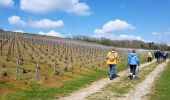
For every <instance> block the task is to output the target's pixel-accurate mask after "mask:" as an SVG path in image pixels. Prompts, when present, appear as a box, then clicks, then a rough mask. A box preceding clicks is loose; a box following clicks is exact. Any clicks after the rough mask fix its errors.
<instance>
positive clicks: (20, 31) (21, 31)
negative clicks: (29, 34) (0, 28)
mask: <svg viewBox="0 0 170 100" xmlns="http://www.w3.org/2000/svg"><path fill="white" fill-rule="evenodd" d="M14 32H19V33H25V32H24V31H23V30H16V31H14Z"/></svg>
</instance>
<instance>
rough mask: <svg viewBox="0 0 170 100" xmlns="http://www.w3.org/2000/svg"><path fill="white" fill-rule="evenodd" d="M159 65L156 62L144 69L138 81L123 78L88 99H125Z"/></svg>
mask: <svg viewBox="0 0 170 100" xmlns="http://www.w3.org/2000/svg"><path fill="white" fill-rule="evenodd" d="M157 65H158V63H156V62H155V63H154V64H152V65H148V66H146V67H145V68H143V69H142V71H141V73H140V79H138V80H131V81H130V79H129V78H126V79H124V77H122V78H121V79H120V81H117V82H115V83H114V84H109V85H107V86H106V87H105V88H103V89H102V91H100V92H97V93H95V94H92V95H91V96H89V97H88V99H90V100H93V99H98V100H108V99H110V98H120V97H123V96H124V95H125V94H126V93H128V92H129V91H130V89H133V88H134V87H135V85H137V84H138V83H140V82H141V81H143V80H144V79H145V77H146V76H147V74H148V73H149V72H151V71H152V70H153V69H154V68H155V67H156V66H157Z"/></svg>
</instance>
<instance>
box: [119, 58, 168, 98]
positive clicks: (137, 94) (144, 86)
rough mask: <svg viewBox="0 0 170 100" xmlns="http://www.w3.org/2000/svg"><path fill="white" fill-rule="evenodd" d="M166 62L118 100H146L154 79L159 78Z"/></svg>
mask: <svg viewBox="0 0 170 100" xmlns="http://www.w3.org/2000/svg"><path fill="white" fill-rule="evenodd" d="M168 62H169V60H167V62H165V63H162V64H160V65H158V66H157V67H156V68H155V69H154V70H153V71H152V72H151V73H150V74H149V75H147V77H146V79H145V80H144V81H143V82H142V83H139V84H138V85H137V86H136V88H135V89H134V90H131V91H130V92H129V93H127V94H126V95H125V97H124V98H121V99H120V100H147V95H148V93H149V92H150V91H151V88H152V85H153V83H154V81H155V79H156V78H157V77H159V75H160V73H161V72H162V71H164V69H165V67H166V66H167V64H168Z"/></svg>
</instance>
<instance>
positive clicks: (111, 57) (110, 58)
mask: <svg viewBox="0 0 170 100" xmlns="http://www.w3.org/2000/svg"><path fill="white" fill-rule="evenodd" d="M109 60H110V61H111V62H113V61H114V60H115V55H114V53H113V52H111V54H110V56H109Z"/></svg>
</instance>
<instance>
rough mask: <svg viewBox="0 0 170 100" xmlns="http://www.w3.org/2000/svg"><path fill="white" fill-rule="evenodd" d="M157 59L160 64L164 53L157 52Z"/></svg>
mask: <svg viewBox="0 0 170 100" xmlns="http://www.w3.org/2000/svg"><path fill="white" fill-rule="evenodd" d="M155 57H156V59H157V62H158V63H159V62H160V59H161V57H162V53H161V51H160V50H157V51H156V54H155Z"/></svg>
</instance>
